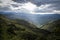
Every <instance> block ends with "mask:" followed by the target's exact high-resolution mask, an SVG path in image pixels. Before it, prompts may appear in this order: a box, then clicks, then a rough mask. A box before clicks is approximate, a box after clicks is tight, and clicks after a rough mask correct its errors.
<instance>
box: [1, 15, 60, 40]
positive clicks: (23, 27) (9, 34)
mask: <svg viewBox="0 0 60 40" xmlns="http://www.w3.org/2000/svg"><path fill="white" fill-rule="evenodd" d="M54 23H55V24H54ZM47 25H49V26H48V27H50V26H51V25H52V27H54V28H53V30H51V32H49V30H46V29H40V28H37V27H36V26H35V25H34V24H32V23H29V22H27V21H26V20H22V19H15V20H11V19H8V18H6V17H5V16H3V15H0V40H56V39H59V38H60V31H59V30H60V20H57V21H54V22H51V23H48V24H46V25H44V26H43V27H46V26H47ZM57 34H58V35H57Z"/></svg>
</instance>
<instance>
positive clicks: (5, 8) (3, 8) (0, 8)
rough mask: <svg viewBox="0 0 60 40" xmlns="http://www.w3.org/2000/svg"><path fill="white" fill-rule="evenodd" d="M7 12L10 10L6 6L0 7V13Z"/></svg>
mask: <svg viewBox="0 0 60 40" xmlns="http://www.w3.org/2000/svg"><path fill="white" fill-rule="evenodd" d="M7 10H10V8H9V7H8V6H4V7H2V6H0V11H7Z"/></svg>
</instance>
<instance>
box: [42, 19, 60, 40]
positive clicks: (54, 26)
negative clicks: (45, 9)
mask: <svg viewBox="0 0 60 40" xmlns="http://www.w3.org/2000/svg"><path fill="white" fill-rule="evenodd" d="M42 29H45V30H48V31H50V32H51V34H49V35H48V36H47V40H60V20H56V21H52V22H49V23H48V24H46V25H44V26H43V27H42Z"/></svg>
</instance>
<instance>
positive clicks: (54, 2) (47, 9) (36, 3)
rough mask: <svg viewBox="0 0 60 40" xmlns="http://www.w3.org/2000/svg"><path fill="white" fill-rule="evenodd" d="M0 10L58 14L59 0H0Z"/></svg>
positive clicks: (59, 10) (59, 11)
mask: <svg viewBox="0 0 60 40" xmlns="http://www.w3.org/2000/svg"><path fill="white" fill-rule="evenodd" d="M0 11H6V12H17V13H21V12H23V13H28V14H60V0H0Z"/></svg>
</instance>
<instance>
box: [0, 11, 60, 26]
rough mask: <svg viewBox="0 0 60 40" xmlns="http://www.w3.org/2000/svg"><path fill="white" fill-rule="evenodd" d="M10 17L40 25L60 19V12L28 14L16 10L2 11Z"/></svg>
mask: <svg viewBox="0 0 60 40" xmlns="http://www.w3.org/2000/svg"><path fill="white" fill-rule="evenodd" d="M0 14H4V15H5V16H6V17H8V18H10V19H24V20H27V21H29V22H32V23H33V24H35V25H37V26H38V27H40V26H41V25H44V24H46V23H48V22H49V21H54V20H58V19H60V14H26V13H16V12H0Z"/></svg>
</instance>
